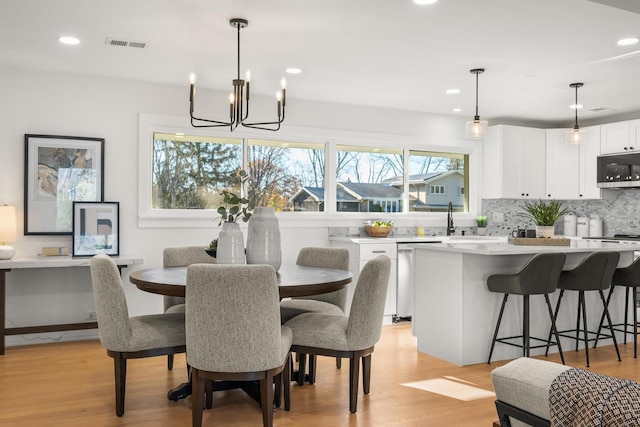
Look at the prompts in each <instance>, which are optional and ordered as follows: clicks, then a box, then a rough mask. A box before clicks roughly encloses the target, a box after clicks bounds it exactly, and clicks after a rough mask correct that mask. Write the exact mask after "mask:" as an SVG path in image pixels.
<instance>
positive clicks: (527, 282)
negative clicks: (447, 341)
mask: <svg viewBox="0 0 640 427" xmlns="http://www.w3.org/2000/svg"><path fill="white" fill-rule="evenodd" d="M565 259H566V256H565V254H563V253H546V254H538V255H536V256H534V257H533V258H531V260H529V262H527V264H526V265H525V266H524V267H522V269H520V271H518V272H517V273H513V274H494V275H491V276H489V277H488V278H487V287H488V288H489V291H490V292H497V293H502V294H504V297H503V299H502V306H501V307H500V314H499V315H498V322H497V323H496V329H495V331H494V333H493V339H492V340H491V349H490V350H489V359H488V360H487V363H491V356H492V355H493V349H494V347H495V345H496V343H497V342H499V343H502V344H507V345H511V346H514V347H519V348H522V351H523V356H525V357H529V353H530V350H531V349H532V348H542V347H547V348H548V346H550V345H557V346H558V351H559V352H560V358H561V359H562V363H564V355H563V354H562V347H561V346H560V339H559V336H558V334H557V330H556V321H555V315H554V314H553V308H552V307H551V302H550V301H549V294H551V293H553V292H555V290H556V287H557V285H558V279H559V277H560V273H561V272H562V266H563V265H564V261H565ZM509 295H522V296H523V307H522V335H515V336H510V337H502V338H498V331H499V329H500V323H501V321H502V315H503V314H504V308H505V306H506V304H507V300H508V298H509ZM531 295H544V299H545V302H546V303H547V308H548V310H549V318H550V319H551V330H552V331H553V333H554V334H555V336H556V340H555V341H551V336H549V338H548V339H542V338H536V337H532V336H530V333H529V297H530V296H531ZM520 338H522V341H521V344H520V343H518V342H516V340H518V339H520ZM531 340H534V341H541V342H544V344H541V345H534V346H532V345H531Z"/></svg>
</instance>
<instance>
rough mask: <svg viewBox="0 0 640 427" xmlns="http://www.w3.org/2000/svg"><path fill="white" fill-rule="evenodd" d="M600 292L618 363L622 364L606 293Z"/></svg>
mask: <svg viewBox="0 0 640 427" xmlns="http://www.w3.org/2000/svg"><path fill="white" fill-rule="evenodd" d="M598 292H599V293H600V299H601V300H602V305H603V306H604V312H605V314H606V315H607V322H609V331H611V337H612V338H613V346H614V347H615V348H616V354H617V355H618V362H621V361H622V359H620V350H618V341H617V340H616V333H615V331H614V330H613V323H612V322H611V316H609V309H608V308H607V303H606V301H605V299H604V292H602V291H601V290H600V291H598ZM585 327H586V326H585ZM587 367H589V364H588V363H587Z"/></svg>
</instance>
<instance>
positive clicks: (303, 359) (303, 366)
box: [298, 353, 307, 385]
mask: <svg viewBox="0 0 640 427" xmlns="http://www.w3.org/2000/svg"><path fill="white" fill-rule="evenodd" d="M306 370H307V355H306V354H304V353H298V385H304V373H305V371H306Z"/></svg>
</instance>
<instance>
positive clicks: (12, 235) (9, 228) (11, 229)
mask: <svg viewBox="0 0 640 427" xmlns="http://www.w3.org/2000/svg"><path fill="white" fill-rule="evenodd" d="M15 241H16V208H15V207H13V206H7V205H4V206H0V243H2V244H4V243H7V242H8V243H13V242H15Z"/></svg>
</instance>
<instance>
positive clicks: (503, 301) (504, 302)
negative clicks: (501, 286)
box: [487, 294, 509, 365]
mask: <svg viewBox="0 0 640 427" xmlns="http://www.w3.org/2000/svg"><path fill="white" fill-rule="evenodd" d="M508 298H509V294H504V298H502V307H500V314H499V315H498V323H496V330H495V331H494V333H493V339H492V340H491V349H489V359H488V360H487V364H489V365H490V364H491V355H493V348H494V347H495V346H496V338H498V329H500V322H502V314H503V313H504V306H505V305H506V304H507V299H508Z"/></svg>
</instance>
